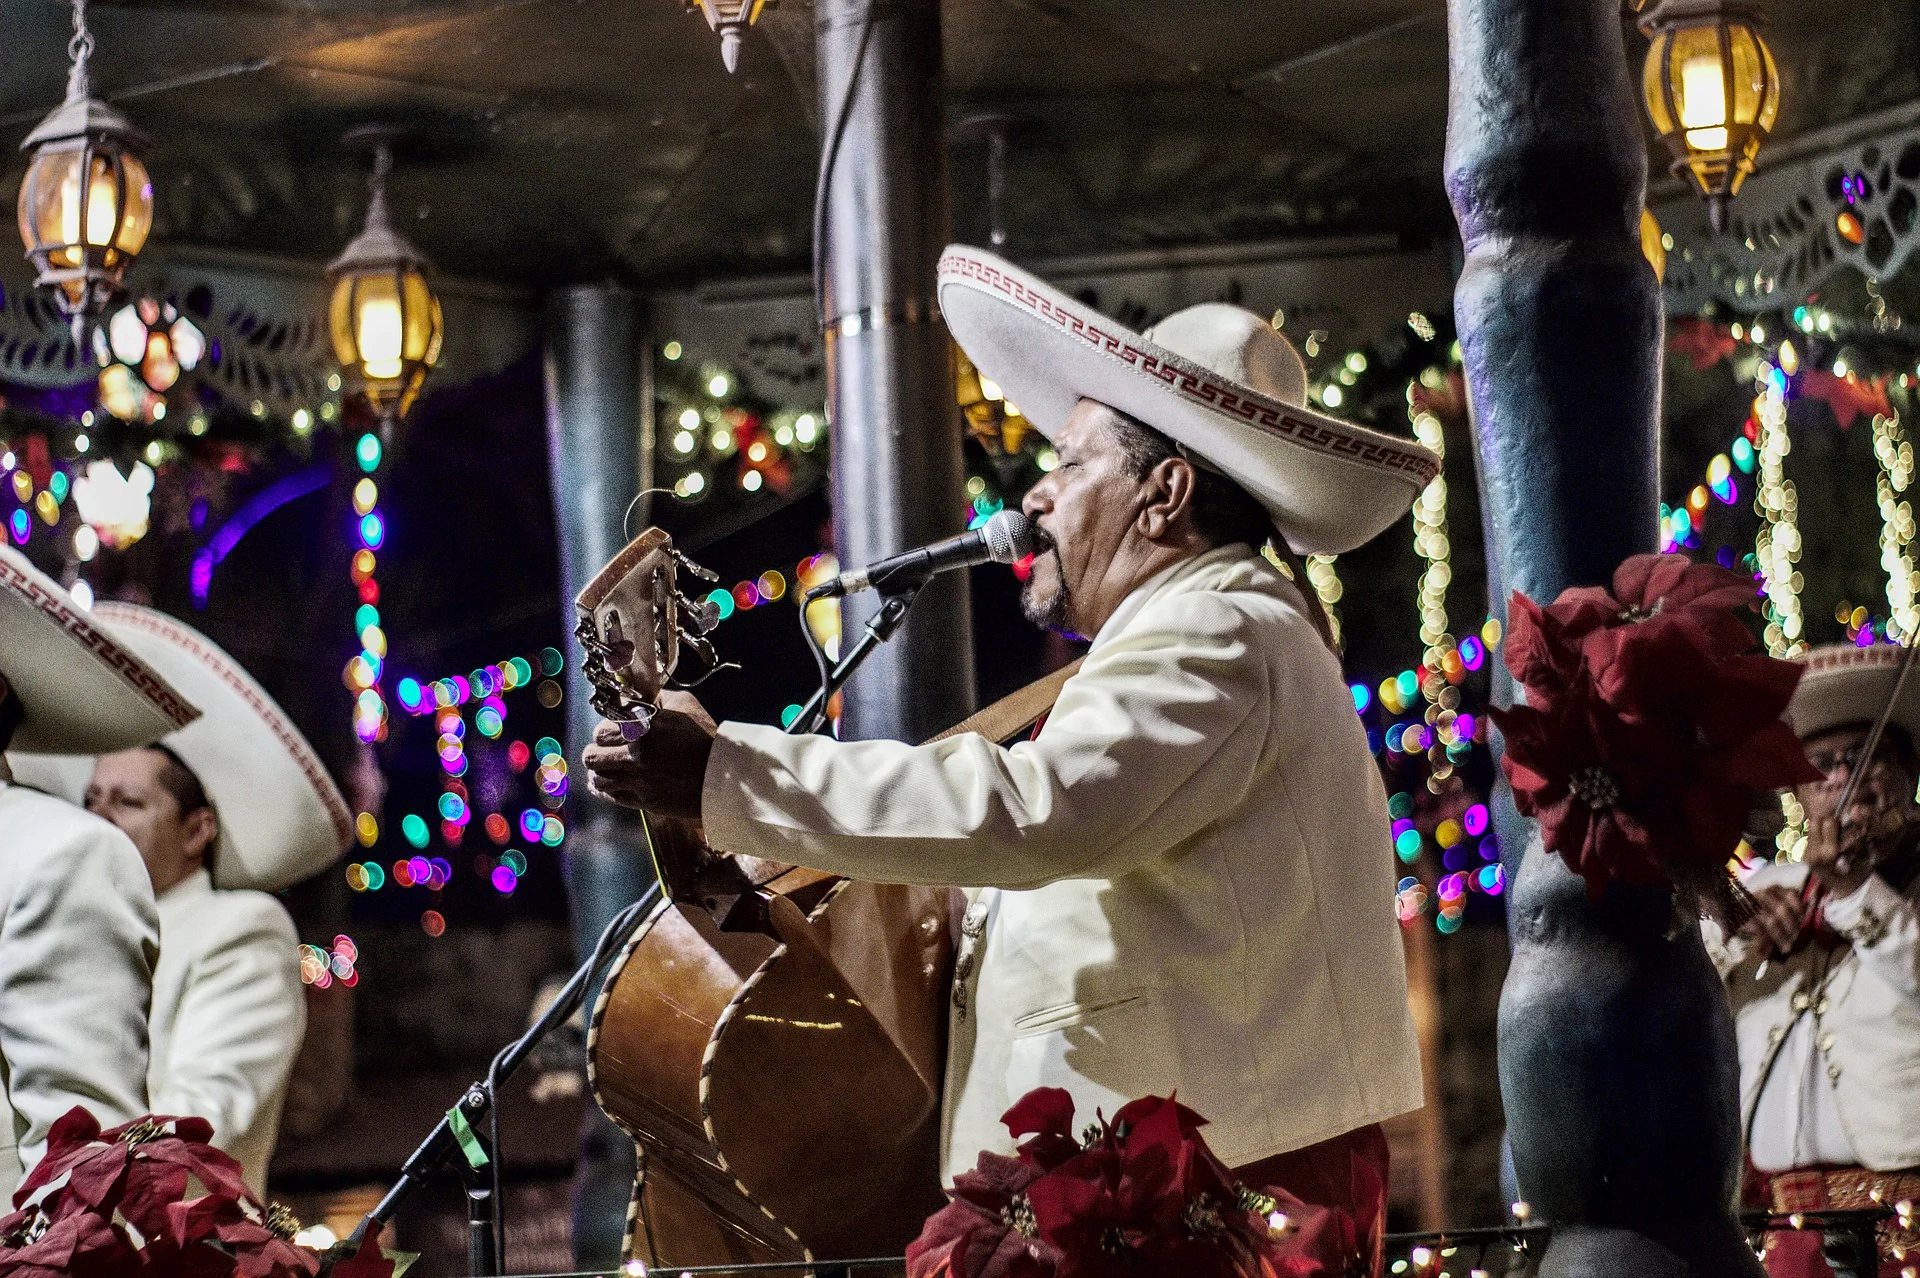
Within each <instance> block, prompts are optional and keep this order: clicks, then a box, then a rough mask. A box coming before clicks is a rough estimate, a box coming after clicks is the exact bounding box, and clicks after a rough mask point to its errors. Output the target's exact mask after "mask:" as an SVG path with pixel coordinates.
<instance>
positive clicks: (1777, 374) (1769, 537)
mask: <svg viewBox="0 0 1920 1278" xmlns="http://www.w3.org/2000/svg"><path fill="white" fill-rule="evenodd" d="M1760 384H1761V390H1760V396H1759V398H1758V399H1756V400H1754V402H1753V416H1754V420H1755V421H1756V422H1757V423H1758V424H1759V428H1760V439H1759V454H1760V466H1759V471H1760V486H1759V493H1758V495H1757V496H1756V497H1755V499H1754V510H1755V513H1756V514H1758V515H1760V516H1761V518H1762V519H1763V520H1764V521H1765V522H1763V523H1762V524H1761V526H1760V531H1759V532H1758V533H1757V534H1756V535H1755V537H1754V547H1753V551H1754V558H1755V560H1756V561H1757V562H1758V564H1759V566H1760V573H1761V577H1762V579H1763V581H1764V582H1765V586H1766V595H1767V628H1766V642H1767V651H1768V653H1770V654H1771V655H1773V656H1775V657H1790V656H1793V655H1794V654H1795V653H1799V652H1803V651H1805V650H1806V647H1807V643H1806V638H1805V634H1804V622H1803V620H1802V618H1801V614H1800V589H1801V586H1802V584H1803V582H1802V578H1801V576H1800V571H1799V569H1797V568H1795V567H1794V564H1796V563H1797V562H1799V559H1800V525H1799V507H1800V498H1799V494H1798V493H1797V492H1796V491H1795V490H1794V486H1793V481H1792V480H1790V479H1788V478H1787V477H1786V465H1785V463H1786V457H1787V453H1788V451H1789V449H1790V448H1791V447H1792V444H1791V442H1790V441H1789V440H1788V439H1787V376H1786V374H1785V373H1783V372H1782V371H1780V369H1779V368H1778V367H1776V366H1775V365H1772V364H1762V365H1761V374H1760Z"/></svg>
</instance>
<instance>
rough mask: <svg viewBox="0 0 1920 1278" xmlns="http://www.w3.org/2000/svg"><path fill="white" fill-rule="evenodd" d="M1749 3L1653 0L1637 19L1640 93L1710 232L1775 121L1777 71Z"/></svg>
mask: <svg viewBox="0 0 1920 1278" xmlns="http://www.w3.org/2000/svg"><path fill="white" fill-rule="evenodd" d="M1762 20H1763V17H1762V14H1761V12H1760V9H1759V6H1758V5H1756V4H1754V3H1752V0H1656V3H1655V4H1654V5H1653V6H1652V8H1651V9H1649V10H1648V11H1647V13H1646V14H1645V15H1644V16H1643V17H1642V18H1641V19H1640V27H1641V29H1642V30H1644V31H1645V32H1647V34H1648V36H1649V37H1651V39H1652V41H1653V43H1652V46H1651V47H1650V48H1648V50H1647V65H1646V72H1645V74H1644V76H1643V77H1642V87H1643V89H1644V91H1645V93H1646V99H1647V114H1648V116H1649V117H1651V119H1652V121H1653V127H1654V131H1655V132H1657V133H1659V135H1660V141H1661V142H1662V143H1664V144H1665V145H1666V148H1667V151H1668V152H1669V153H1670V154H1671V155H1672V156H1673V173H1674V176H1675V177H1678V178H1680V179H1681V180H1683V181H1685V182H1687V183H1688V184H1689V185H1691V186H1692V187H1693V189H1694V191H1695V193H1696V194H1698V195H1700V196H1702V197H1703V198H1705V200H1706V201H1707V216H1708V218H1709V220H1711V221H1712V223H1713V229H1714V230H1716V231H1722V230H1725V229H1726V223H1727V201H1728V200H1730V199H1732V198H1733V197H1734V196H1735V195H1737V194H1739V192H1740V184H1741V183H1742V182H1744V181H1746V178H1747V175H1748V174H1749V173H1752V172H1753V164H1754V157H1755V156H1756V155H1758V154H1759V152H1760V146H1761V144H1762V143H1764V142H1765V141H1766V140H1767V134H1768V132H1769V131H1770V130H1771V129H1772V128H1773V122H1774V119H1775V118H1776V117H1777V116H1778V115H1779V114H1780V70H1779V68H1778V67H1777V66H1775V65H1774V61H1773V52H1772V50H1770V49H1768V48H1767V42H1766V41H1765V40H1763V39H1761V38H1760V29H1759V27H1760V23H1761V22H1762Z"/></svg>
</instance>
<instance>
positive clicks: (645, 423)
mask: <svg viewBox="0 0 1920 1278" xmlns="http://www.w3.org/2000/svg"><path fill="white" fill-rule="evenodd" d="M545 336H546V361H545V363H546V370H545V371H546V401H547V461H548V471H549V474H550V476H551V482H552V485H553V510H554V518H555V520H556V521H557V522H558V524H559V533H560V537H559V542H560V583H559V593H560V599H561V608H562V616H563V619H564V621H565V624H566V629H567V644H566V651H567V675H566V691H567V698H566V703H565V704H566V707H567V727H566V743H565V744H566V752H567V758H569V759H571V760H575V761H577V760H578V759H579V758H580V752H581V750H582V749H584V748H585V747H586V745H587V743H588V742H589V741H591V740H592V739H593V728H594V724H595V723H596V722H598V719H599V716H598V715H596V714H595V713H594V711H593V706H592V705H591V704H590V703H589V700H588V689H587V685H586V681H585V680H584V679H583V678H582V677H581V674H580V670H581V652H580V645H579V642H578V641H577V640H575V639H574V638H573V597H574V595H576V594H578V593H579V590H580V587H581V586H583V585H585V584H586V582H587V580H588V578H590V577H592V576H593V574H594V573H596V572H598V571H599V570H600V568H601V566H602V565H603V564H605V563H606V562H607V561H608V560H609V559H611V558H613V556H614V554H615V553H616V552H617V551H618V550H619V549H620V548H621V547H622V546H624V545H626V543H627V541H628V539H629V538H628V533H627V527H628V526H630V527H631V528H632V529H633V530H634V531H636V532H637V531H638V530H639V529H641V528H644V527H645V526H646V505H645V502H644V500H643V501H642V503H641V504H640V505H639V506H636V507H635V508H634V512H633V515H632V517H631V519H630V520H629V519H628V517H627V507H628V505H629V504H630V503H632V502H633V500H634V496H635V494H636V493H639V492H640V491H641V490H643V489H645V488H647V487H648V486H649V485H650V484H651V473H652V466H653V394H652V387H651V384H650V376H649V375H650V371H651V365H650V362H649V360H648V358H647V350H646V344H645V343H646V336H645V332H644V330H643V328H642V325H641V322H640V307H639V302H638V300H637V299H636V298H635V297H634V296H633V294H631V293H629V292H627V291H626V290H624V289H621V288H618V287H615V286H613V285H590V286H583V287H579V288H570V289H566V290H563V291H561V292H557V293H554V294H552V295H551V296H550V297H549V298H548V299H547V307H546V334H545ZM571 798H572V801H573V810H574V816H573V821H572V828H571V829H570V830H569V832H568V835H567V842H566V853H565V862H564V863H565V866H566V876H567V898H568V902H569V905H570V907H571V911H572V915H573V929H574V945H575V949H576V950H577V951H578V953H579V955H580V957H581V958H583V959H584V958H585V957H586V955H587V953H588V952H589V951H590V950H591V949H592V947H593V944H594V942H595V941H596V940H597V939H598V938H599V936H600V931H601V929H602V928H604V927H606V925H607V922H608V921H609V920H610V919H612V918H613V916H614V915H616V914H618V913H619V912H620V911H621V910H623V909H625V908H626V907H627V906H628V905H629V904H631V903H632V902H633V901H635V900H637V899H638V898H639V897H640V895H641V894H642V893H643V892H645V891H646V890H647V889H648V888H650V887H651V886H653V869H652V864H651V862H650V860H649V858H648V856H647V851H646V847H647V844H646V836H645V834H644V833H643V832H642V830H641V826H640V815H639V814H638V813H637V812H632V811H629V810H627V809H625V808H620V807H616V806H615V805H613V804H611V803H607V802H606V801H604V800H601V799H596V798H594V797H593V796H592V795H589V794H588V793H587V788H586V786H585V785H576V786H575V787H574V788H573V790H572V792H571ZM592 997H593V996H592V994H591V993H590V994H589V995H588V1003H589V1006H591V1003H592ZM633 1176H634V1156H633V1144H632V1142H631V1141H629V1140H628V1139H627V1137H626V1136H625V1135H623V1134H622V1133H621V1132H620V1131H619V1129H617V1128H616V1127H614V1125H613V1124H612V1123H611V1122H609V1121H608V1120H607V1118H606V1117H605V1116H604V1115H603V1114H601V1113H600V1111H599V1109H598V1108H596V1107H589V1110H588V1114H587V1120H586V1130H585V1131H584V1132H583V1133H582V1144H581V1161H580V1171H579V1174H578V1177H577V1178H576V1181H575V1193H574V1222H573V1227H574V1235H573V1241H574V1259H575V1261H576V1262H577V1263H579V1264H580V1265H582V1266H584V1267H587V1268H595V1269H608V1268H613V1267H616V1266H618V1264H619V1263H620V1262H621V1261H622V1260H623V1259H624V1257H623V1256H622V1255H621V1252H620V1243H621V1238H622V1236H623V1234H624V1233H625V1230H626V1217H627V1200H628V1198H629V1197H630V1195H631V1192H632V1189H633Z"/></svg>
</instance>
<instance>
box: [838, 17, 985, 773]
mask: <svg viewBox="0 0 1920 1278" xmlns="http://www.w3.org/2000/svg"><path fill="white" fill-rule="evenodd" d="M814 23H815V27H814V42H815V50H816V53H817V55H818V67H819V77H818V79H819V87H820V115H821V120H822V130H823V135H824V139H825V141H824V145H827V146H828V147H832V145H833V139H834V136H835V134H834V126H835V123H836V121H837V120H838V118H839V116H840V114H841V104H842V102H843V101H845V102H847V103H848V110H847V112H846V119H845V121H844V125H843V127H842V128H841V130H840V132H839V146H838V149H837V152H836V153H835V154H834V155H833V157H832V170H831V173H830V174H829V176H828V203H827V217H826V225H825V233H824V239H823V243H822V244H821V246H820V252H821V263H822V267H821V274H822V290H823V311H824V313H823V323H824V327H825V341H826V351H827V416H828V419H829V421H830V422H831V423H832V430H833V519H834V535H835V540H836V541H837V542H838V550H839V554H840V559H841V562H842V563H844V564H847V565H849V566H851V565H857V564H863V563H868V562H870V561H872V560H875V559H879V558H881V557H883V556H886V555H890V554H894V553H896V552H898V551H901V550H906V549H908V548H910V547H913V546H917V545H920V544H922V543H924V542H928V541H933V540H937V539H938V538H941V537H946V536H950V535H952V534H953V533H956V532H959V531H961V529H962V528H964V527H965V521H964V519H963V518H962V515H963V511H964V508H965V504H966V503H965V492H964V489H963V486H962V485H963V480H964V476H963V473H962V467H961V459H960V413H959V409H958V407H957V406H956V405H955V402H954V396H953V368H952V357H951V351H950V347H949V344H948V343H949V339H948V337H947V329H946V325H945V324H943V323H941V321H940V317H939V313H938V310H937V308H936V305H935V296H934V268H935V265H936V264H937V263H938V261H939V258H940V250H941V249H942V248H943V247H944V246H945V244H946V241H947V236H948V233H949V227H950V225H951V216H950V210H949V208H948V203H947V159H946V156H947V151H946V134H945V101H944V99H943V97H942V93H941V88H942V78H941V70H940V6H939V3H938V0H890V2H886V3H880V2H876V0H817V3H816V4H815V6H814ZM863 46H864V47H863ZM856 78H857V83H856V84H855V87H854V92H853V94H852V96H851V98H848V96H847V90H848V84H849V82H850V81H855V80H856ZM875 606H876V599H875V597H874V596H873V595H860V596H856V597H855V598H853V599H850V600H848V601H846V603H845V604H844V605H843V607H844V608H845V610H846V611H845V626H844V629H845V631H846V634H847V639H846V640H845V642H846V643H847V644H849V645H851V643H852V642H853V640H854V638H855V637H856V636H857V635H858V633H859V631H860V629H861V627H863V626H864V625H865V624H866V621H867V619H868V618H869V617H870V616H872V615H873V612H874V609H875ZM973 697H974V686H973V643H972V632H971V628H970V624H969V610H968V603H967V592H966V582H965V580H964V579H963V578H962V577H961V575H960V574H958V573H955V574H950V575H948V576H947V577H945V578H944V579H941V580H939V581H936V582H935V583H934V584H933V585H931V586H929V587H928V588H927V589H925V590H923V591H922V592H921V594H920V599H919V601H918V602H917V603H916V604H915V605H914V609H913V613H912V615H911V616H910V618H909V619H908V621H907V624H906V627H905V628H904V629H903V630H902V631H901V632H900V633H899V634H898V635H896V636H895V637H894V639H893V641H892V642H891V643H888V644H886V645H885V646H884V647H882V648H880V649H879V651H878V652H876V653H875V654H874V656H873V657H872V659H871V660H869V661H868V662H867V664H866V665H865V666H864V667H862V669H861V670H860V673H859V674H858V675H856V676H855V677H854V680H853V682H852V683H851V684H850V685H848V687H847V689H846V692H845V694H844V700H843V707H844V715H843V718H842V721H841V731H842V735H844V736H846V737H849V738H853V737H868V738H872V737H893V738H897V739H901V740H918V739H920V738H923V737H927V736H931V735H933V734H934V733H935V732H938V731H939V730H940V729H942V728H945V727H948V726H950V725H952V724H954V723H957V722H959V721H960V720H961V719H963V718H965V717H966V716H967V715H968V714H969V713H971V711H972V709H973Z"/></svg>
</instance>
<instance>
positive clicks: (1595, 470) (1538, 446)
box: [1446, 0, 1761, 1278]
mask: <svg viewBox="0 0 1920 1278" xmlns="http://www.w3.org/2000/svg"><path fill="white" fill-rule="evenodd" d="M1448 10H1449V37H1450V38H1449V46H1450V59H1451V65H1452V87H1451V94H1450V108H1449V120H1448V130H1447V161H1446V181H1447V191H1448V195H1449V197H1450V198H1451V200H1452V203H1453V208H1454V213H1455V215H1456V217H1457V218H1458V220H1459V224H1460V232H1461V237H1462V240H1463V241H1464V244H1465V249H1466V265H1465V271H1464V273H1463V274H1462V276H1461V279H1460V283H1459V287H1458V290H1457V292H1456V294H1455V300H1454V312H1455V318H1456V320H1457V321H1458V324H1459V330H1460V341H1461V347H1462V350H1463V353H1464V355H1465V359H1466V367H1467V385H1468V387H1469V390H1470V392H1471V401H1472V408H1473V420H1474V432H1475V443H1476V446H1477V448H1478V452H1479V470H1480V484H1481V489H1482V495H1483V506H1482V509H1483V512H1484V513H1483V518H1484V520H1485V525H1486V535H1487V545H1488V550H1489V556H1488V558H1489V564H1488V581H1489V587H1490V590H1491V591H1492V593H1493V605H1494V608H1495V609H1496V610H1497V611H1498V612H1499V613H1500V615H1502V616H1504V615H1505V610H1506V597H1507V592H1508V591H1509V590H1511V589H1519V590H1523V591H1525V592H1526V593H1527V594H1529V595H1530V596H1532V597H1533V598H1534V599H1536V600H1540V601H1542V602H1545V601H1548V600H1551V599H1553V598H1554V596H1556V595H1557V594H1559V592H1560V591H1561V590H1563V589H1565V588H1566V587H1568V586H1578V585H1593V584H1600V583H1605V582H1607V581H1609V580H1610V578H1611V575H1612V571H1613V568H1614V566H1615V565H1616V564H1618V563H1619V562H1620V560H1622V559H1624V558H1625V557H1627V556H1628V555H1632V554H1636V553H1639V552H1643V551H1650V550H1654V549H1656V548H1657V540H1656V533H1657V528H1656V525H1657V521H1658V502H1659V497H1658V478H1659V421H1660V359H1661V337H1662V317H1661V307H1660V296H1659V287H1658V285H1657V283H1656V281H1655V280H1654V277H1653V272H1652V270H1651V269H1650V268H1649V267H1648V265H1647V263H1646V262H1645V260H1644V259H1643V258H1642V257H1641V254H1640V249H1639V240H1638V235H1637V232H1636V229H1635V228H1636V226H1637V222H1638V218H1639V214H1640V208H1641V203H1642V199H1643V195H1644V188H1645V182H1646V159H1645V157H1646V143H1645V140H1644V136H1643V131H1642V126H1641V121H1640V116H1639V107H1638V104H1637V102H1636V100H1635V97H1634V95H1633V92H1632V89H1631V80H1630V77H1629V74H1628V70H1627V65H1626V57H1625V50H1624V47H1623V44H1622V40H1621V18H1620V5H1619V3H1618V0H1449V3H1448ZM1500 695H1501V696H1502V697H1506V696H1510V695H1511V688H1510V687H1508V688H1504V689H1502V690H1501V692H1500ZM1496 811H1497V817H1496V819H1497V826H1498V831H1499V835H1500V838H1501V843H1502V847H1503V848H1504V849H1505V851H1504V857H1505V860H1506V869H1507V873H1508V876H1509V878H1510V881H1511V882H1512V884H1513V887H1512V889H1511V891H1510V893H1509V895H1508V910H1509V913H1510V931H1511V939H1512V947H1513V962H1512V967H1511V968H1510V970H1509V973H1508V977H1507V982H1506V987H1505V990H1504V992H1503V994H1502V997H1501V1005H1500V1031H1499V1045H1500V1087H1501V1094H1502V1097H1503V1100H1504V1102H1505V1105H1506V1113H1507V1122H1508V1131H1509V1136H1510V1139H1511V1141H1512V1149H1513V1165H1514V1170H1515V1172H1516V1174H1517V1178H1518V1183H1519V1192H1520V1195H1521V1197H1522V1198H1524V1199H1525V1200H1526V1201H1527V1202H1528V1203H1529V1204H1530V1206H1531V1207H1532V1209H1533V1218H1534V1219H1535V1220H1537V1221H1540V1222H1544V1223H1547V1224H1550V1225H1552V1226H1553V1227H1554V1229H1555V1236H1554V1240H1553V1242H1552V1245H1551V1246H1550V1248H1549V1249H1548V1252H1547V1254H1546V1257H1545V1258H1544V1261H1543V1263H1542V1267H1541V1272H1542V1273H1543V1274H1547V1275H1556V1274H1557V1275H1568V1274H1579V1275H1582V1276H1583V1278H1584V1276H1585V1275H1595V1276H1600V1275H1613V1274H1620V1275H1633V1276H1634V1278H1650V1276H1651V1275H1666V1274H1675V1275H1678V1274H1687V1273H1691V1274H1714V1275H1738V1274H1747V1275H1758V1274H1760V1273H1761V1269H1760V1266H1759V1264H1758V1263H1757V1262H1756V1260H1755V1259H1754V1255H1753V1252H1752V1251H1751V1250H1750V1249H1749V1248H1748V1247H1747V1245H1746V1242H1745V1240H1744V1237H1743V1235H1742V1234H1741V1231H1740V1229H1739V1227H1738V1225H1737V1224H1736V1222H1735V1221H1734V1219H1733V1216H1732V1213H1731V1209H1730V1204H1731V1203H1732V1201H1733V1196H1734V1192H1735V1188H1736V1184H1737V1179H1738V1160H1739V1154H1740V1131H1739V1115H1738V1101H1737V1095H1736V1088H1737V1078H1738V1066H1737V1058H1736V1053H1735V1048H1734V1040H1733V1026H1732V1022H1731V1020H1730V1018H1729V1016H1728V1012H1727V1002H1726V997H1725V995H1724V994H1723V993H1722V991H1721V989H1720V984H1719V981H1718V979H1717V978H1716V976H1715V974H1714V970H1713V967H1712V965H1711V964H1710V963H1709V962H1708V960H1707V956H1706V953H1705V951H1704V950H1703V948H1702V946H1701V943H1700V937H1699V932H1698V929H1697V928H1695V927H1693V926H1691V925H1690V924H1688V925H1685V926H1681V927H1679V928H1677V929H1675V928H1672V927H1671V924H1672V922H1673V920H1672V915H1671V913H1670V900H1669V895H1670V894H1669V893H1668V892H1666V891H1665V890H1649V889H1627V888H1622V887H1620V886H1618V885H1616V886H1615V887H1614V888H1613V889H1612V890H1611V891H1609V892H1608V894H1607V896H1606V897H1605V899H1604V900H1602V901H1600V902H1599V903H1597V904H1596V903H1591V902H1589V901H1588V900H1587V897H1586V893H1585V890H1584V887H1583V884H1582V882H1581V880H1580V879H1579V878H1578V877H1577V876H1575V875H1574V874H1573V873H1571V872H1570V871H1569V870H1567V868H1566V867H1565V866H1564V865H1563V864H1562V862H1561V861H1560V860H1559V859H1558V858H1557V857H1554V856H1550V855H1548V854H1547V853H1545V852H1544V851H1543V849H1542V848H1541V846H1540V842H1539V834H1538V831H1537V829H1536V828H1535V827H1534V825H1533V823H1532V822H1530V821H1525V820H1522V819H1521V818H1520V817H1519V816H1518V815H1517V814H1516V813H1515V812H1514V811H1513V807H1512V802H1511V798H1510V796H1508V795H1507V794H1506V793H1505V790H1504V787H1503V788H1502V794H1501V796H1500V802H1499V803H1498V804H1497V805H1496ZM1670 931H1671V932H1672V933H1673V934H1672V935H1669V933H1670Z"/></svg>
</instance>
